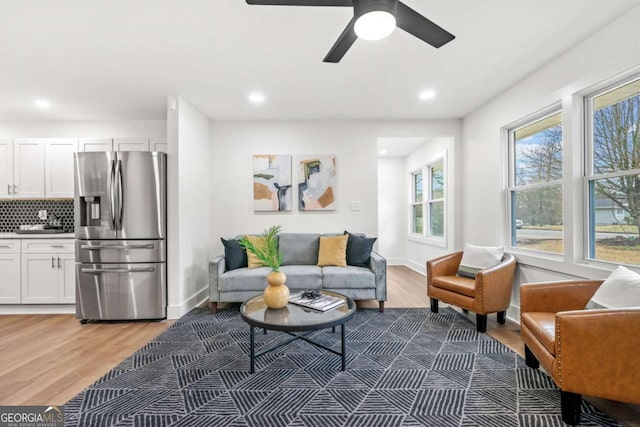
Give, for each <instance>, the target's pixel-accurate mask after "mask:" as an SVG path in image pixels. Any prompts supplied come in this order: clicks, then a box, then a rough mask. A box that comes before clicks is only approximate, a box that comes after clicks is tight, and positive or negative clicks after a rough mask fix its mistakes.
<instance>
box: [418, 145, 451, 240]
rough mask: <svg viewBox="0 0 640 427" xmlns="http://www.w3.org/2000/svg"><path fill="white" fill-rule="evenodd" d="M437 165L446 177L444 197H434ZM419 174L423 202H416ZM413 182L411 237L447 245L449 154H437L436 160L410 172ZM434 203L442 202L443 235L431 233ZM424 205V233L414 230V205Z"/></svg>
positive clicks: (443, 189)
mask: <svg viewBox="0 0 640 427" xmlns="http://www.w3.org/2000/svg"><path fill="white" fill-rule="evenodd" d="M436 167H441V168H442V175H443V178H444V183H443V188H442V197H440V198H433V197H432V192H433V189H432V178H433V169H435V168H436ZM417 174H421V175H422V202H416V198H415V178H414V177H415V176H416V175H417ZM409 176H410V183H411V190H410V191H411V193H410V194H411V200H410V203H409V238H411V239H412V240H417V241H420V242H425V243H429V244H433V245H436V246H442V247H446V245H447V238H448V232H447V226H448V220H447V213H448V208H447V204H448V203H447V199H448V197H447V195H448V181H449V180H448V174H447V155H446V153H445V154H442V155H440V156H437V157H436V158H435V159H434V160H432V161H430V162H428V163H426V164H424V165H423V166H422V167H420V168H417V169H414V170H413V171H411V172H410V173H409ZM434 203H442V236H434V235H432V234H431V205H432V204H434ZM416 205H422V233H416V232H415V231H414V223H413V221H414V216H413V215H414V214H413V212H414V208H413V207H414V206H416Z"/></svg>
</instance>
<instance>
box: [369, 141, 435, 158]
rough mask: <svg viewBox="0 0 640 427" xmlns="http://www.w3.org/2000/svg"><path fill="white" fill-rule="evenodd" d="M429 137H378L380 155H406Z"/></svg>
mask: <svg viewBox="0 0 640 427" xmlns="http://www.w3.org/2000/svg"><path fill="white" fill-rule="evenodd" d="M427 141H429V138H378V157H406V156H408V155H409V154H411V153H413V152H414V151H415V150H417V149H418V147H421V146H423V145H424V144H426V143H427Z"/></svg>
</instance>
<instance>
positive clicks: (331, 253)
mask: <svg viewBox="0 0 640 427" xmlns="http://www.w3.org/2000/svg"><path fill="white" fill-rule="evenodd" d="M348 239H349V236H348V235H343V236H331V237H329V236H321V237H320V249H319V250H318V265H319V266H320V267H324V266H327V265H335V266H338V267H346V266H347V240H348Z"/></svg>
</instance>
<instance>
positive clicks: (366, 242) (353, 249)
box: [344, 231, 377, 267]
mask: <svg viewBox="0 0 640 427" xmlns="http://www.w3.org/2000/svg"><path fill="white" fill-rule="evenodd" d="M344 234H348V235H349V239H348V240H347V265H352V266H354V267H369V263H370V261H371V251H372V250H373V244H374V243H375V242H376V239H377V237H365V236H358V235H355V234H351V233H349V232H348V231H345V232H344Z"/></svg>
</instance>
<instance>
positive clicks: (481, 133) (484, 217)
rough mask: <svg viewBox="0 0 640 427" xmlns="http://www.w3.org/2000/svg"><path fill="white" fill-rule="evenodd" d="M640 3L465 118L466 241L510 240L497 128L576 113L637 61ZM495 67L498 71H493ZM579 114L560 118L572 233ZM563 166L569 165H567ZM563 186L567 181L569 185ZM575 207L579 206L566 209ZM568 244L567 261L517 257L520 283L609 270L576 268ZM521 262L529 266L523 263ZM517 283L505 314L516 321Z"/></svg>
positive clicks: (576, 250) (575, 249) (574, 250)
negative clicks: (539, 115) (547, 111)
mask: <svg viewBox="0 0 640 427" xmlns="http://www.w3.org/2000/svg"><path fill="white" fill-rule="evenodd" d="M638 22H640V7H636V8H635V9H633V10H632V11H631V12H629V13H627V14H625V15H624V16H622V17H620V18H619V19H617V20H616V21H614V22H613V23H611V24H610V25H608V26H606V27H605V28H604V29H603V30H601V31H599V32H597V33H595V34H593V35H592V36H591V37H589V38H588V39H586V40H584V41H583V42H581V43H580V44H578V45H576V46H575V47H574V48H572V49H570V50H569V51H567V52H566V53H564V54H563V55H561V56H560V57H558V58H556V59H555V60H554V61H552V62H550V63H549V64H547V65H546V66H544V67H543V68H541V69H540V70H538V71H536V72H535V73H533V74H532V75H530V76H529V77H527V78H526V79H524V80H523V81H521V82H520V83H518V84H516V85H514V86H513V87H512V88H510V89H509V90H507V91H506V92H504V93H502V94H501V95H499V96H497V97H496V98H494V99H493V100H492V101H491V102H489V103H488V104H486V105H485V106H483V107H481V108H479V109H478V110H476V111H475V112H473V113H472V114H470V115H469V116H467V117H465V118H464V120H463V134H464V142H463V146H462V152H463V156H464V158H463V170H464V175H463V182H462V185H461V186H459V190H460V191H462V192H463V205H464V207H465V209H464V211H463V220H462V224H463V229H464V240H465V241H466V242H470V243H475V244H480V245H502V244H506V243H507V241H506V240H507V238H506V235H507V227H506V226H505V224H506V221H507V212H506V209H505V196H506V193H505V191H504V188H505V187H506V184H507V182H506V175H505V174H506V167H505V166H504V161H505V160H506V151H505V150H506V141H505V140H504V139H503V138H502V136H503V135H502V134H501V128H502V127H504V126H507V125H509V124H511V123H513V122H515V121H517V120H519V119H521V118H523V117H526V116H528V115H530V114H532V113H535V112H536V111H539V110H542V109H544V108H546V107H548V106H550V105H552V104H553V103H556V102H560V101H562V103H563V105H564V107H565V108H566V107H572V108H573V109H574V110H573V111H574V112H575V111H578V110H577V109H576V105H579V97H577V95H579V94H580V93H582V92H583V91H585V90H589V89H590V88H592V87H593V86H594V85H598V84H600V83H601V82H603V81H605V80H607V79H611V78H612V77H614V76H616V75H619V74H620V73H625V72H628V70H630V69H632V68H634V67H638V66H639V65H640V26H638ZM497 72H499V71H497ZM579 119H580V114H579V113H578V114H573V115H572V117H569V116H567V115H565V116H564V118H563V122H564V141H565V157H566V161H565V172H566V174H568V176H566V179H565V188H566V189H567V190H566V192H565V199H567V201H568V203H565V227H566V228H567V229H568V233H569V234H568V235H569V237H571V236H573V235H574V234H576V235H577V234H578V233H581V230H579V229H575V230H574V229H573V224H574V223H575V221H574V220H576V219H577V218H580V216H581V215H582V205H581V204H580V203H576V201H577V202H579V201H580V200H581V194H578V193H580V192H579V191H576V192H574V190H573V189H574V188H576V185H575V184H576V182H578V183H579V180H580V173H581V171H580V165H581V162H582V159H581V154H580V147H581V143H582V142H581V135H580V122H579ZM567 165H569V166H571V169H567ZM567 184H568V185H567ZM574 205H577V209H575V210H572V209H568V208H569V207H570V206H574ZM573 241H574V239H571V241H568V242H566V243H567V245H566V246H568V248H567V252H568V255H567V256H566V257H565V258H564V259H559V260H558V259H540V258H536V257H531V256H526V255H522V254H516V255H517V257H518V261H519V262H520V264H521V266H520V269H519V271H518V273H517V275H516V281H517V285H519V284H520V283H522V282H524V281H527V282H532V281H544V280H551V279H554V278H556V279H564V278H567V277H576V276H582V277H594V278H600V277H605V276H606V275H607V271H606V270H601V269H597V268H592V267H588V266H584V265H581V263H580V259H581V253H580V251H581V247H580V246H581V245H572V244H571V243H572V242H573ZM525 265H526V267H525ZM518 305H519V302H518V292H517V286H516V290H515V291H514V298H513V300H512V309H511V310H510V311H509V313H508V314H509V316H510V317H514V318H518V317H519V316H518Z"/></svg>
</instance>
